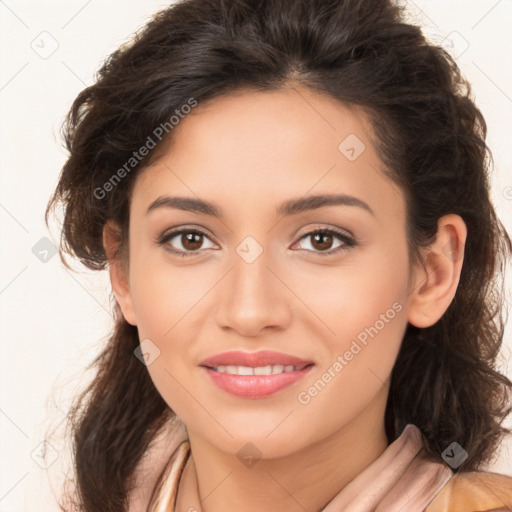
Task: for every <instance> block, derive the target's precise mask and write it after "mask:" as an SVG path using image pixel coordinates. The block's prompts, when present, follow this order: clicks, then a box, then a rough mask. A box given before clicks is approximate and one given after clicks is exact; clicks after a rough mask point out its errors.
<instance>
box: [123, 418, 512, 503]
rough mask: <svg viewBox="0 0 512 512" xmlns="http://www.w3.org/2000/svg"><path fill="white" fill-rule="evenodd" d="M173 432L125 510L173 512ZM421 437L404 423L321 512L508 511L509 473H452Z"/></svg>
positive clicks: (183, 449) (180, 442) (179, 458)
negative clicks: (428, 452) (429, 454)
mask: <svg viewBox="0 0 512 512" xmlns="http://www.w3.org/2000/svg"><path fill="white" fill-rule="evenodd" d="M173 432H174V433H173V436H172V437H173V440H172V442H170V443H169V444H168V445H166V448H167V450H168V451H167V453H170V456H169V458H168V460H167V461H166V463H165V464H163V465H162V464H160V465H158V466H157V467H156V468H153V475H155V473H156V472H157V471H158V472H159V475H158V476H157V477H156V478H155V477H154V478H153V481H154V482H155V484H154V486H153V487H149V488H152V489H153V492H150V493H149V494H147V493H145V494H144V493H143V495H139V496H138V498H139V499H138V501H137V500H136V499H135V500H132V502H131V506H130V509H129V511H130V512H175V503H176V497H177V494H178V488H179V485H180V478H181V474H182V472H183V469H184V467H185V464H186V463H187V461H188V459H189V456H190V453H191V452H190V444H189V442H188V437H187V434H186V430H185V428H184V426H183V424H181V425H180V424H176V425H175V426H174V431H173ZM421 437H422V434H421V431H420V430H419V429H418V428H417V427H416V426H415V425H412V424H409V425H407V426H406V427H405V428H404V430H403V432H402V434H401V435H400V436H399V437H398V438H397V439H396V440H395V441H394V442H393V443H391V444H390V445H389V446H388V447H387V448H386V450H384V452H383V453H382V454H381V455H380V456H379V457H378V458H377V459H376V460H375V461H373V462H372V463H371V464H370V465H369V466H368V467H367V468H366V469H364V470H363V471H362V472H361V473H360V474H359V475H357V477H356V478H354V479H353V480H352V481H351V482H350V483H349V484H348V485H346V486H345V487H344V488H343V489H342V490H341V491H340V492H339V493H338V494H337V495H336V496H335V497H334V498H333V499H332V500H330V501H329V503H328V504H327V505H326V506H325V507H324V508H323V509H322V512H341V511H343V512H479V511H491V512H502V511H503V512H505V511H507V512H510V511H511V510H512V477H508V476H505V475H498V474H495V473H484V472H471V473H461V474H457V475H454V473H453V471H452V470H451V468H450V467H449V466H448V465H445V464H440V463H436V462H432V461H429V460H427V459H426V457H425V452H424V450H423V448H422V442H421ZM160 448H162V447H160ZM150 460H151V459H149V461H150ZM146 462H147V461H146ZM149 464H151V462H149ZM146 465H147V466H148V464H146ZM146 489H148V487H146ZM507 507H510V508H507Z"/></svg>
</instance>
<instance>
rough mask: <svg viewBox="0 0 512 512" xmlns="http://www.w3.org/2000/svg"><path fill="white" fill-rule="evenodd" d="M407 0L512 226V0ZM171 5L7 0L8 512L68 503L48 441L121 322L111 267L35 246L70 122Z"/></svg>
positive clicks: (1, 194) (1, 36)
mask: <svg viewBox="0 0 512 512" xmlns="http://www.w3.org/2000/svg"><path fill="white" fill-rule="evenodd" d="M401 3H402V4H405V5H407V6H408V9H409V11H410V13H411V19H412V20H413V21H415V22H416V23H419V24H422V25H423V27H424V32H425V33H426V34H427V35H428V36H429V37H430V38H431V39H432V40H433V41H435V42H438V43H440V42H441V41H443V40H444V42H443V45H445V46H447V47H448V48H449V49H450V48H451V49H450V51H452V52H453V53H454V54H455V55H457V61H458V63H459V65H460V66H461V68H462V70H463V72H464V74H465V75H466V76H467V77H468V78H469V80H470V82H471V83H472V85H473V90H474V93H475V98H476V102H477V105H478V106H479V107H480V108H481V110H482V111H483V113H484V116H485V118H486V120H487V123H488V127H489V135H488V140H487V142H488V144H489V146H490V147H491V149H492V151H493V155H494V161H495V174H494V177H493V196H494V201H495V204H496V207H497V210H498V213H499V215H500V217H501V218H502V220H503V221H504V222H505V225H506V227H507V229H509V230H510V228H511V226H512V201H511V200H512V188H509V189H508V188H507V187H512V170H511V162H512V143H511V142H512V65H511V60H512V59H511V49H512V31H511V30H510V21H511V20H512V2H511V1H510V0H472V1H468V0H458V1H453V0H450V1H448V0H435V1H433V0H429V1H428V2H427V1H420V0H417V1H415V2H414V3H413V2H412V1H404V2H401ZM167 4H168V2H163V1H158V2H157V1H154V0H145V1H144V2H142V1H134V0H130V1H128V0H124V1H121V0H117V1H114V0H108V1H107V0H103V1H101V2H100V1H99V0H89V1H87V0H68V1H66V2H64V1H62V2H56V1H53V2H52V1H46V2H36V1H27V0H25V1H24V0H19V1H15V0H5V1H4V0H0V44H1V46H0V48H1V50H0V52H1V56H0V62H1V76H0V122H1V125H0V126H1V130H2V132H1V142H0V163H1V170H2V174H1V179H2V185H1V188H0V229H1V231H0V233H1V248H2V252H1V261H0V311H1V313H0V320H1V329H2V335H3V340H2V358H1V363H0V364H1V366H0V381H1V387H0V392H1V395H0V432H1V436H0V443H1V444H0V512H20V511H39V512H40V511H45V512H53V511H57V510H58V508H57V506H56V504H55V500H54V499H53V498H52V495H51V489H50V486H49V484H48V477H50V480H51V481H52V482H53V485H54V486H55V488H56V489H58V484H59V481H60V478H61V477H62V475H63V472H64V471H66V465H65V462H66V460H67V455H66V450H65V449H64V448H63V447H61V446H60V445H59V442H58V436H57V437H56V438H55V440H53V439H52V438H48V441H49V443H50V445H46V446H47V456H48V460H49V461H51V460H52V459H53V458H56V461H55V462H54V463H53V464H52V465H51V466H50V467H49V469H47V470H45V469H42V468H40V466H39V465H38V462H37V461H39V463H42V461H41V459H40V458H39V457H38V454H39V455H40V450H41V444H40V443H41V442H42V441H43V440H44V439H45V435H46V432H47V429H48V428H49V427H56V426H58V424H59V422H61V421H62V419H64V418H65V411H66V407H67V405H68V401H69V397H71V396H74V395H76V393H77V392H78V391H79V390H80V389H81V388H82V387H83V385H84V384H85V383H86V382H87V380H88V378H89V376H90V374H87V373H86V372H85V368H86V365H87V364H88V363H90V362H91V361H92V359H93V357H94V355H95V354H96V353H97V352H98V349H99V347H100V346H101V344H102V343H103V341H104V339H105V336H106V335H107V334H108V332H109V329H110V327H111V325H112V324H111V316H110V311H111V307H110V304H109V302H110V299H109V293H110V288H109V284H108V281H107V275H106V272H103V273H99V274H98V273H94V274H93V273H89V272H86V271H84V270H83V269H80V267H77V268H78V269H79V271H78V272H75V273H73V272H69V271H68V270H67V269H65V268H64V267H63V266H62V265H61V262H60V260H59V258H58V256H53V257H51V253H49V255H48V261H46V262H43V261H41V260H40V259H39V258H38V257H36V255H35V254H34V253H33V252H32V249H33V247H34V246H36V244H37V243H43V242H40V240H41V239H42V238H43V237H50V238H51V235H50V234H49V233H48V230H47V229H46V226H45V224H44V221H43V212H44V208H45V206H46V203H47V201H48V198H49V196H50V194H51V192H52V191H53V189H54V187H55V185H56V181H57V177H58V174H59V171H60V168H61V167H62V164H63V163H64V161H65V153H64V150H63V149H62V148H61V144H60V138H59V127H60V125H61V123H62V121H63V119H64V116H65V114H66V113H67V111H68V109H69V107H70V105H71V102H72V100H73V99H74V98H75V96H76V95H77V94H78V92H79V91H80V90H82V89H83V88H84V87H85V86H86V85H90V84H91V83H93V79H94V78H93V77H94V73H95V71H97V70H98V68H99V66H100V64H101V62H102V60H103V59H104V58H105V57H106V56H107V55H108V54H109V53H111V52H112V51H113V50H115V49H116V48H117V47H118V46H119V45H120V44H121V43H122V42H123V41H125V40H126V39H127V38H128V37H129V36H130V34H131V33H132V32H133V31H134V30H136V29H137V28H139V27H140V26H141V25H142V24H143V23H144V22H145V21H146V20H147V18H148V16H149V15H151V14H152V13H153V12H155V11H156V10H158V9H160V8H163V7H165V6H166V5H167ZM42 32H46V33H44V34H41V33H42ZM445 38H447V39H445ZM57 46H58V47H57ZM54 48H55V51H54V53H53V54H51V55H47V54H45V52H48V53H49V52H50V51H51V50H53V49H54ZM43 57H44V58H43ZM507 191H508V192H507ZM52 233H53V234H54V235H55V234H56V233H57V230H56V228H52ZM54 241H56V240H55V238H54ZM36 247H39V246H36ZM36 252H37V251H36ZM508 282H510V281H509V279H508ZM509 289H510V286H509V285H508V286H507V290H509ZM511 321H512V319H511ZM511 339H512V333H511V326H510V325H508V326H507V331H506V345H505V347H504V349H503V351H502V360H503V365H504V367H505V368H507V369H506V371H507V374H508V375H509V376H512V365H511V364H510V362H511V360H512V358H511V347H512V343H511ZM461 378H464V376H463V375H461ZM511 423H512V422H511V421H510V419H509V421H508V424H509V425H510V424H511ZM511 447H512V442H511V441H510V440H509V441H507V443H506V445H504V446H503V450H502V453H501V456H500V459H499V460H498V461H496V462H495V463H494V464H493V465H492V466H490V468H489V469H490V470H493V471H498V472H503V473H507V474H510V475H512V461H511V460H510V459H511V458H512V457H511V454H512V449H511Z"/></svg>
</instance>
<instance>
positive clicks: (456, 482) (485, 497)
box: [425, 471, 512, 512]
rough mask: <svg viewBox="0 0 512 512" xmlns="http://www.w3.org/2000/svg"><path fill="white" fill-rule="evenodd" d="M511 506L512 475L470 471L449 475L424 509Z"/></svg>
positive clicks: (464, 511)
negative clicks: (444, 483)
mask: <svg viewBox="0 0 512 512" xmlns="http://www.w3.org/2000/svg"><path fill="white" fill-rule="evenodd" d="M511 509H512V477H510V476H507V475H502V474H499V473H487V472H484V471H471V472H466V473H457V474H455V475H453V476H452V477H451V478H450V479H449V480H448V482H447V483H446V485H445V486H444V487H443V488H442V489H441V491H439V493H438V494H437V495H436V497H435V498H434V499H433V501H431V502H430V505H429V506H428V507H427V508H426V509H425V512H448V511H449V512H483V511H486V512H487V511H489V512H494V511H495V512H501V511H510V510H511Z"/></svg>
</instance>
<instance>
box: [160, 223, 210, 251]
mask: <svg viewBox="0 0 512 512" xmlns="http://www.w3.org/2000/svg"><path fill="white" fill-rule="evenodd" d="M174 239H176V242H175V244H176V245H177V246H178V247H176V246H173V244H172V243H171V242H173V240H174ZM205 239H207V240H210V239H209V238H208V236H207V235H206V233H203V232H202V231H199V230H197V229H191V228H182V229H177V230H174V231H170V232H168V233H166V234H164V235H163V236H162V237H161V238H160V239H159V240H158V242H157V243H158V244H159V245H162V246H163V247H164V249H165V250H166V251H169V252H172V253H173V254H177V255H178V256H193V255H194V254H195V253H198V252H199V249H201V248H202V245H203V243H204V240H205ZM211 247H212V246H210V247H209V248H211ZM203 248H204V247H203ZM207 248H208V247H207Z"/></svg>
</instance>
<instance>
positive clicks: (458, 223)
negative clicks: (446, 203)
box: [408, 213, 467, 328]
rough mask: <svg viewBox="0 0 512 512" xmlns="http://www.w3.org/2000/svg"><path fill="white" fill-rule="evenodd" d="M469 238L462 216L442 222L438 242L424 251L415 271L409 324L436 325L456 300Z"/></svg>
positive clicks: (420, 325)
mask: <svg viewBox="0 0 512 512" xmlns="http://www.w3.org/2000/svg"><path fill="white" fill-rule="evenodd" d="M466 236H467V228H466V224H465V222H464V221H463V220H462V218H461V217H460V216H459V215H455V214H453V213H450V214H448V215H445V216H443V217H441V218H440V219H439V221H438V223H437V235H436V239H435V241H434V242H433V243H432V244H431V245H429V246H428V247H427V248H425V250H423V251H422V258H423V265H422V266H418V267H416V268H415V270H414V279H413V281H412V283H413V289H412V291H411V297H410V301H409V308H408V320H409V322H410V323H411V324H413V325H415V326H416V327H421V328H425V327H430V326H431V325H434V324H435V323H436V322H437V321H438V320H439V319H440V318H441V317H442V316H443V314H444V312H445V311H446V310H447V309H448V306H449V305H450V303H451V302H452V300H453V298H454V297H455V292H456V291H457V286H458V284H459V279H460V273H461V270H462V262H463V260H464V247H465V243H466Z"/></svg>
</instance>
